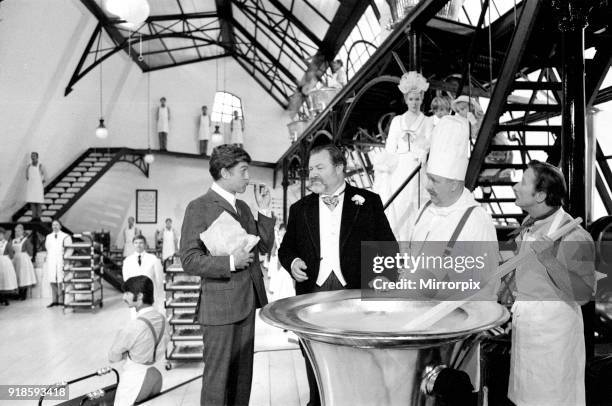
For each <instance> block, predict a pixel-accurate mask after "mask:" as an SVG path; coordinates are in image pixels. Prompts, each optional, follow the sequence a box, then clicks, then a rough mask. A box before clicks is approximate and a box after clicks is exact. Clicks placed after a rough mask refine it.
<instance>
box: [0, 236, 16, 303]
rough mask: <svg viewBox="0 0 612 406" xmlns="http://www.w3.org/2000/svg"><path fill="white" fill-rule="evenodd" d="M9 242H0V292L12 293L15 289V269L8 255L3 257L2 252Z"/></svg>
mask: <svg viewBox="0 0 612 406" xmlns="http://www.w3.org/2000/svg"><path fill="white" fill-rule="evenodd" d="M8 243H9V242H8V241H6V240H4V241H0V291H12V290H16V289H17V276H16V275H15V267H14V266H13V262H12V261H11V258H9V256H8V255H4V250H5V249H6V245H7V244H8Z"/></svg>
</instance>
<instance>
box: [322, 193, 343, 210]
mask: <svg viewBox="0 0 612 406" xmlns="http://www.w3.org/2000/svg"><path fill="white" fill-rule="evenodd" d="M321 200H323V203H325V205H326V206H327V207H328V208H329V209H330V210H334V209H335V208H336V206H337V205H338V201H339V199H338V196H336V195H332V196H321Z"/></svg>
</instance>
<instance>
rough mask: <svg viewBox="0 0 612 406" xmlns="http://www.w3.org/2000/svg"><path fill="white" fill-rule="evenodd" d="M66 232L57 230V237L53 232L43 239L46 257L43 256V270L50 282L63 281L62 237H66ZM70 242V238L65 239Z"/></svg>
mask: <svg viewBox="0 0 612 406" xmlns="http://www.w3.org/2000/svg"><path fill="white" fill-rule="evenodd" d="M67 237H68V234H66V233H63V232H59V233H58V234H57V238H55V235H54V233H51V234H49V235H48V236H47V238H46V240H45V248H46V250H47V257H46V258H45V265H44V268H45V272H46V273H47V276H48V278H49V282H51V283H62V282H63V281H64V239H67ZM66 242H67V243H70V242H72V241H71V240H69V241H66Z"/></svg>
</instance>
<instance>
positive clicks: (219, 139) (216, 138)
mask: <svg viewBox="0 0 612 406" xmlns="http://www.w3.org/2000/svg"><path fill="white" fill-rule="evenodd" d="M211 141H212V143H213V144H215V145H220V144H223V134H221V133H220V132H219V127H216V128H215V132H213V133H212V136H211Z"/></svg>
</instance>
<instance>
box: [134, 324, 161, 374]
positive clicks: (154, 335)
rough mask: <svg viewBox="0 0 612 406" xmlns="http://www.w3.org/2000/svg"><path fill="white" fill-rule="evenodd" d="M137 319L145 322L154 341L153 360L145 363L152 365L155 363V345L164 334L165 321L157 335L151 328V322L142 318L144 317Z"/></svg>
mask: <svg viewBox="0 0 612 406" xmlns="http://www.w3.org/2000/svg"><path fill="white" fill-rule="evenodd" d="M138 320H142V321H144V322H145V324H146V325H147V327H149V330H151V334H153V340H154V341H155V347H154V348H153V361H151V362H146V363H145V365H152V364H154V363H155V356H156V353H157V346H158V345H159V343H160V342H161V339H162V337H163V336H164V331H165V329H166V323H162V328H161V332H160V333H159V336H158V335H157V334H155V329H154V328H153V324H151V322H150V321H149V320H148V319H146V318H144V317H138Z"/></svg>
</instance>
